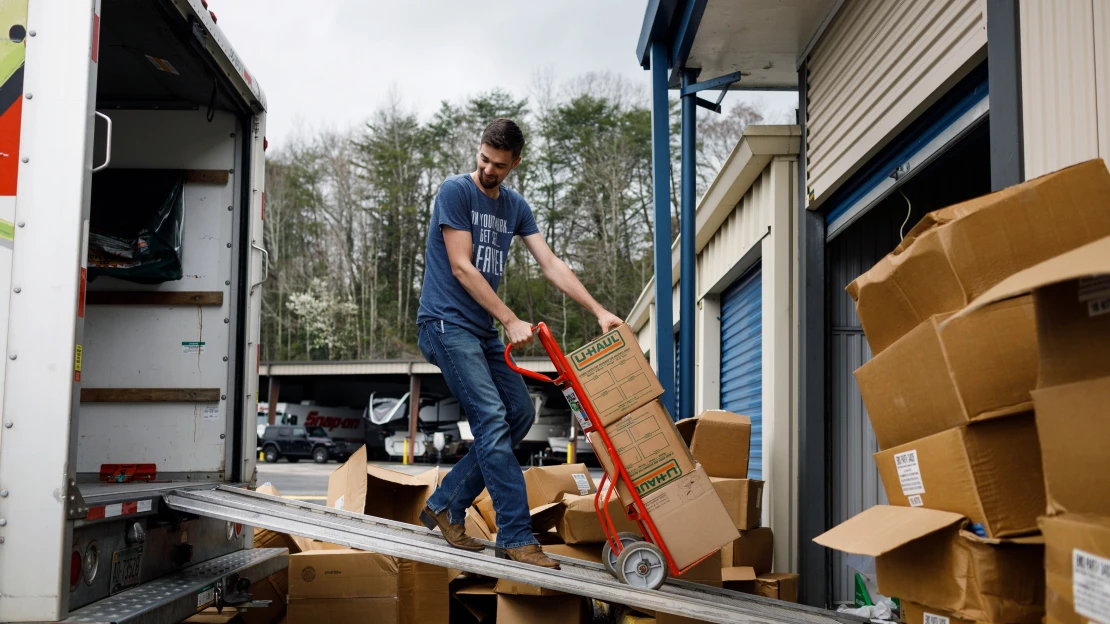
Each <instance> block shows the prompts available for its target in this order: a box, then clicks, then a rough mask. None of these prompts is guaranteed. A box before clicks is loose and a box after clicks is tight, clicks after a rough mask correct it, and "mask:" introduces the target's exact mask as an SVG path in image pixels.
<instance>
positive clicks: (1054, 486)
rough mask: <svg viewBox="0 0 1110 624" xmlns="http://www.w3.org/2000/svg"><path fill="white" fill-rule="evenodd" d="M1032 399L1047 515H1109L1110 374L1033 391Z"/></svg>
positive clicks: (1108, 357) (1109, 356) (1108, 356)
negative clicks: (1034, 409)
mask: <svg viewBox="0 0 1110 624" xmlns="http://www.w3.org/2000/svg"><path fill="white" fill-rule="evenodd" d="M1106 357H1107V359H1110V352H1108V355H1107V356H1106ZM1033 401H1034V403H1035V404H1036V408H1037V413H1036V420H1037V435H1038V436H1039V437H1040V442H1041V458H1042V461H1043V467H1044V481H1045V490H1046V492H1045V495H1046V498H1047V500H1048V507H1047V508H1048V513H1049V514H1061V513H1069V512H1070V513H1096V514H1103V515H1110V420H1108V418H1107V414H1108V410H1110V407H1108V406H1110V377H1104V378H1102V379H1096V380H1093V381H1081V382H1078V383H1073V384H1068V385H1065V386H1057V387H1054V388H1045V389H1043V390H1037V391H1035V392H1034V393H1033Z"/></svg>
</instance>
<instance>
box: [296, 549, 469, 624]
mask: <svg viewBox="0 0 1110 624" xmlns="http://www.w3.org/2000/svg"><path fill="white" fill-rule="evenodd" d="M447 587H448V584H447V571H446V570H445V569H444V568H441V567H439V566H433V565H428V564H425V563H418V562H415V561H408V560H405V559H398V558H396V557H390V556H388V555H381V554H378V553H372V552H366V551H361V550H350V549H346V550H334V549H328V550H313V551H309V552H303V553H299V554H296V555H293V556H291V557H290V558H289V619H290V620H293V621H296V622H303V621H314V622H315V621H319V620H320V619H323V616H324V614H327V616H328V617H329V618H336V619H335V621H332V622H330V624H336V622H364V621H366V614H367V613H373V614H375V616H379V615H380V617H381V618H382V621H390V622H399V623H401V624H425V623H429V622H434V623H439V622H442V623H446V622H447V612H448V592H447ZM350 604H355V605H358V606H360V607H361V608H363V609H364V610H363V611H358V610H355V609H354V607H352V606H349V605H350ZM365 609H372V610H371V611H366V610H365ZM360 613H361V615H358V614H360ZM306 617H315V618H316V619H312V620H306V619H305V618H306ZM352 618H354V619H352Z"/></svg>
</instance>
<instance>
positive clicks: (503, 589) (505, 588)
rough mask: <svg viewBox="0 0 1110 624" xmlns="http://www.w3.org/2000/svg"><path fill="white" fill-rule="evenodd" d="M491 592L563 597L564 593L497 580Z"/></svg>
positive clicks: (510, 594) (507, 580) (511, 594)
mask: <svg viewBox="0 0 1110 624" xmlns="http://www.w3.org/2000/svg"><path fill="white" fill-rule="evenodd" d="M493 591H494V592H495V593H498V594H505V595H509V596H565V595H566V593H565V592H561V591H558V590H555V589H547V588H544V587H537V586H535V585H528V584H527V583H518V582H517V581H510V580H509V579H497V584H496V585H494V586H493Z"/></svg>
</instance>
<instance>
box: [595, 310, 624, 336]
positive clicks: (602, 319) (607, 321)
mask: <svg viewBox="0 0 1110 624" xmlns="http://www.w3.org/2000/svg"><path fill="white" fill-rule="evenodd" d="M597 323H598V325H601V333H603V334H604V333H605V332H607V331H610V330H613V329H616V328H618V327H620V326H621V324H622V323H624V321H622V320H621V319H620V317H618V316H617V315H615V314H610V313H609V312H607V311H604V310H603V311H602V312H601V314H598V315H597Z"/></svg>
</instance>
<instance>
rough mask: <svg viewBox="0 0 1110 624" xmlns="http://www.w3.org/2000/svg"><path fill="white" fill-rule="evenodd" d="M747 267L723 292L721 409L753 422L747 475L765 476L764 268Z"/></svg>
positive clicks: (757, 265)
mask: <svg viewBox="0 0 1110 624" xmlns="http://www.w3.org/2000/svg"><path fill="white" fill-rule="evenodd" d="M761 268H762V265H761V263H758V262H757V263H756V265H755V266H753V267H752V268H751V269H748V271H747V273H745V274H744V275H743V276H742V277H740V278H739V279H737V280H736V283H734V284H733V285H731V286H729V287H728V289H726V290H725V292H724V293H723V294H722V295H721V409H723V410H728V411H730V412H732V413H734V414H740V415H742V416H747V417H748V418H750V419H751V421H752V438H751V446H750V448H749V451H748V478H749V479H762V478H763V271H762V270H761Z"/></svg>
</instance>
